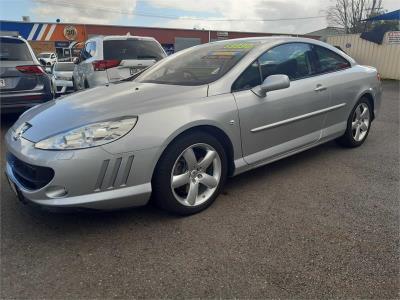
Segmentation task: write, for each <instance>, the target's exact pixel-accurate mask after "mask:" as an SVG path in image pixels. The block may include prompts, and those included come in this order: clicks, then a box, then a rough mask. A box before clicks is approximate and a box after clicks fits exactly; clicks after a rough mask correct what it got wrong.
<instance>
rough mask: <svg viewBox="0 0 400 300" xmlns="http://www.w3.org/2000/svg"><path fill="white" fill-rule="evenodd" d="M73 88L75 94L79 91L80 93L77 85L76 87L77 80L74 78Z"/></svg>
mask: <svg viewBox="0 0 400 300" xmlns="http://www.w3.org/2000/svg"><path fill="white" fill-rule="evenodd" d="M72 88H73V89H74V92H77V91H78V88H77V85H76V82H75V78H74V77H72Z"/></svg>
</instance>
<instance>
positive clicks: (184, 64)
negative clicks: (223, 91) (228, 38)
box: [136, 41, 255, 86]
mask: <svg viewBox="0 0 400 300" xmlns="http://www.w3.org/2000/svg"><path fill="white" fill-rule="evenodd" d="M254 46H255V44H254V43H251V42H242V43H237V42H236V43H235V42H234V41H232V42H224V43H221V42H218V43H213V44H207V45H204V46H198V47H194V48H192V49H191V50H189V51H187V52H186V53H184V54H181V55H179V54H178V55H174V56H171V57H169V58H167V59H166V61H165V62H161V63H160V64H157V65H155V66H154V67H151V68H150V69H149V70H148V71H147V72H144V73H143V74H142V75H141V76H139V77H138V78H137V79H136V80H137V81H139V82H149V83H160V84H174V85H190V86H194V85H202V84H207V83H210V82H213V81H215V80H217V79H219V78H221V77H222V76H223V75H224V74H225V73H227V72H228V71H229V70H230V69H231V68H232V67H233V66H234V65H236V63H237V62H238V61H239V60H240V59H242V58H243V57H244V56H245V55H246V54H247V53H248V52H249V51H250V50H251V49H252V48H253V47H254Z"/></svg>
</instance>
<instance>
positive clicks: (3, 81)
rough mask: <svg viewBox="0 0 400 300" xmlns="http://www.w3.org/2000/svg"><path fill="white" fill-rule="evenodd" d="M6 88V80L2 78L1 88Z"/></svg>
mask: <svg viewBox="0 0 400 300" xmlns="http://www.w3.org/2000/svg"><path fill="white" fill-rule="evenodd" d="M3 87H6V80H5V79H3V78H0V88H3Z"/></svg>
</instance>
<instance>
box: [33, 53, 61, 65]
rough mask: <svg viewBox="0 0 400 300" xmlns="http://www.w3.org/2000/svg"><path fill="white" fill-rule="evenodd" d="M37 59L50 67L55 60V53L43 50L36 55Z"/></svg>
mask: <svg viewBox="0 0 400 300" xmlns="http://www.w3.org/2000/svg"><path fill="white" fill-rule="evenodd" d="M37 59H38V60H39V62H40V63H42V64H43V65H45V66H46V67H51V66H53V65H54V64H55V63H56V62H57V55H56V54H55V53H53V52H43V53H40V54H39V55H38V56H37Z"/></svg>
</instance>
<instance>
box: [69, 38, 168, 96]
mask: <svg viewBox="0 0 400 300" xmlns="http://www.w3.org/2000/svg"><path fill="white" fill-rule="evenodd" d="M166 56H167V55H166V53H165V51H164V49H163V48H162V47H161V45H160V43H158V42H157V41H156V40H155V39H154V38H151V37H141V36H140V37H139V36H130V35H125V36H104V37H103V36H100V37H94V38H91V39H89V40H88V41H87V42H86V43H85V47H84V48H83V49H82V51H81V54H80V56H79V58H78V59H76V60H75V63H76V64H77V67H76V68H75V70H74V74H73V82H74V87H75V89H76V90H79V89H85V88H89V87H94V86H97V85H102V84H106V83H109V82H113V81H118V80H121V79H124V78H127V77H130V76H132V75H134V74H136V73H138V72H140V71H142V70H143V69H145V68H147V67H149V66H151V65H153V64H154V63H156V62H157V61H159V60H161V59H163V58H164V57H166Z"/></svg>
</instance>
